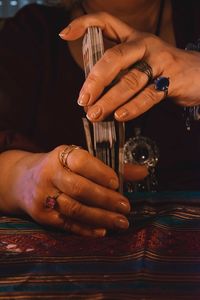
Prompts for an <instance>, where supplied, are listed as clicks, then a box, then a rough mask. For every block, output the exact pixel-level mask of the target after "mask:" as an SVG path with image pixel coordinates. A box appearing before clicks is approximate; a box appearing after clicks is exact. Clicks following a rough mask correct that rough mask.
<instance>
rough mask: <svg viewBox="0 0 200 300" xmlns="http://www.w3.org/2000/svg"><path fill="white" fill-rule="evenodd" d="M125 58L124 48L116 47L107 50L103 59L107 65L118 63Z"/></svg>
mask: <svg viewBox="0 0 200 300" xmlns="http://www.w3.org/2000/svg"><path fill="white" fill-rule="evenodd" d="M122 57H123V51H122V47H120V46H115V47H113V48H110V49H107V50H106V51H105V53H104V56H103V59H104V61H105V62H107V63H111V62H113V61H115V60H116V61H118V60H119V59H121V58H122Z"/></svg>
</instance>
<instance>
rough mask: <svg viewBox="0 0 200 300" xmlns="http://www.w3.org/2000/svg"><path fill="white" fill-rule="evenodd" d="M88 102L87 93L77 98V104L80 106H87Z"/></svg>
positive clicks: (88, 95) (88, 96)
mask: <svg viewBox="0 0 200 300" xmlns="http://www.w3.org/2000/svg"><path fill="white" fill-rule="evenodd" d="M89 100H90V94H88V93H83V94H81V95H80V97H79V98H78V104H79V105H80V106H87V104H88V102H89Z"/></svg>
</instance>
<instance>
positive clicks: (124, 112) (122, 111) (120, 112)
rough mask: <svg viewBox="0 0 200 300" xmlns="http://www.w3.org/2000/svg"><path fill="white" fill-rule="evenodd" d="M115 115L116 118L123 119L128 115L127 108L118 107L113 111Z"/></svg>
mask: <svg viewBox="0 0 200 300" xmlns="http://www.w3.org/2000/svg"><path fill="white" fill-rule="evenodd" d="M115 116H116V118H117V119H124V118H126V117H127V116H128V110H126V109H125V108H120V109H118V110H117V111H116V112H115Z"/></svg>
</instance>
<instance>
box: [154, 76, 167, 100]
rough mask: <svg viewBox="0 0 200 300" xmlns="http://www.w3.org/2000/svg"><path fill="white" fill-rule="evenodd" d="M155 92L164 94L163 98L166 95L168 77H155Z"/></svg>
mask: <svg viewBox="0 0 200 300" xmlns="http://www.w3.org/2000/svg"><path fill="white" fill-rule="evenodd" d="M154 85H155V90H157V91H159V92H164V93H165V97H167V95H168V88H169V77H162V76H161V77H157V78H156V79H155V80H154Z"/></svg>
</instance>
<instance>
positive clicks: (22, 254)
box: [0, 192, 200, 300]
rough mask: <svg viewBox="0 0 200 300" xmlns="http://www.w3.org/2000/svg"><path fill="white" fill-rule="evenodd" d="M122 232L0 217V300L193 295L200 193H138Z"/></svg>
mask: <svg viewBox="0 0 200 300" xmlns="http://www.w3.org/2000/svg"><path fill="white" fill-rule="evenodd" d="M130 199H131V202H132V206H133V211H132V213H131V215H130V221H131V228H130V229H129V230H128V231H127V232H112V233H109V235H108V236H106V237H105V238H97V239H92V238H83V237H78V236H74V235H71V234H67V233H63V232H55V231H53V230H51V229H44V228H42V227H41V226H39V225H37V224H35V223H34V222H33V221H31V220H22V219H18V218H9V217H5V216H1V217H0V234H1V235H0V299H2V300H7V299H77V300H78V299H87V300H102V299H116V300H118V299H119V300H126V299H143V300H146V299H159V300H162V299H194V300H195V299H200V193H196V192H195V193H188V192H187V193H184V192H177V193H162V194H158V193H157V194H139V195H134V196H131V197H130Z"/></svg>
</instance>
